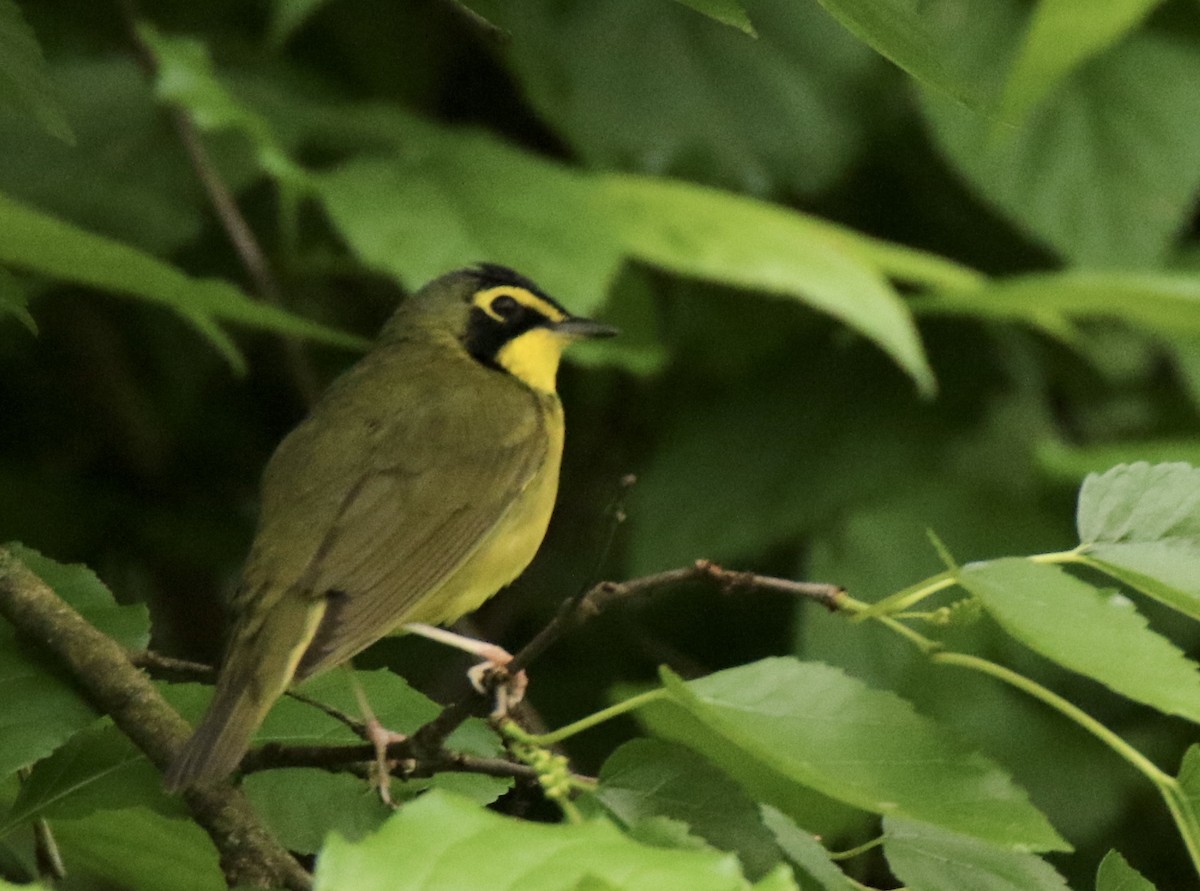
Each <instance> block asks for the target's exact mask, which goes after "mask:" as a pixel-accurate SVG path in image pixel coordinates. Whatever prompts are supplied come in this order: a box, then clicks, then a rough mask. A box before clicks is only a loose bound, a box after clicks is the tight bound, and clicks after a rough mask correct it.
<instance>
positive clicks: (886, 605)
mask: <svg viewBox="0 0 1200 891" xmlns="http://www.w3.org/2000/svg"><path fill="white" fill-rule="evenodd" d="M955 582H956V578H955V572H954V571H952V570H949V569H947V570H945V571H944V572H939V573H938V574H937V575H932V576H930V577H929V578H927V579H925V580H923V581H920V582H917V583H916V584H915V585H910V586H909V587H907V588H905V589H904V590H902V591H897V592H896V593H895V594H892V595H890V596H888V597H885V598H883V600H880V601H878V602H876V603H873V604H871V605H870V606H868V607H866V608H865V609H863V610H862V611H861V612H858V613H857V614H856V615H855V616H854V618H853V620H852V621H859V622H860V621H863V620H864V619H875V618H878V617H879V616H882V615H887V614H891V613H899V612H904V611H905V610H908V609H911V608H912V607H913V606H915V605H916V604H918V603H920V602H921V601H922V600H924V599H925V598H926V597H930V596H932V595H934V594H936V593H937V592H938V591H943V590H945V589H946V588H949V587H952V586H953V585H954V584H955Z"/></svg>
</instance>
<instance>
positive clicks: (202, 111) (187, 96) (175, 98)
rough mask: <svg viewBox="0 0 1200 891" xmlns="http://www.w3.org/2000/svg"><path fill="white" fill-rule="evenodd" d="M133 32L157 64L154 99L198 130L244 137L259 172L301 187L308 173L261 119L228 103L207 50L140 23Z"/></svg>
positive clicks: (235, 102)
mask: <svg viewBox="0 0 1200 891" xmlns="http://www.w3.org/2000/svg"><path fill="white" fill-rule="evenodd" d="M138 33H139V34H140V35H141V37H142V39H143V40H145V42H146V44H147V45H148V46H149V47H150V49H151V50H152V51H153V53H154V58H155V60H156V61H157V63H158V70H157V76H156V82H155V89H156V91H157V93H158V96H159V98H160V99H162V100H163V101H165V102H169V103H171V104H173V105H178V106H180V107H182V108H185V109H187V111H188V113H189V116H190V117H191V119H192V121H193V122H194V123H195V124H196V126H197V127H199V128H200V129H201V130H210V131H221V130H235V131H237V132H240V133H242V134H244V135H245V136H246V137H247V138H248V139H249V140H250V143H251V145H253V146H254V149H255V154H256V155H257V157H258V160H259V163H260V164H261V165H262V168H263V170H264V171H265V172H266V173H268V174H270V175H271V176H273V177H275V178H276V179H279V180H283V181H285V182H291V183H294V184H296V185H304V184H305V183H307V180H308V174H307V173H306V172H305V171H304V170H303V169H302V168H301V167H299V166H297V165H296V164H295V163H294V162H293V161H292V160H291V158H289V157H288V154H287V152H286V151H284V149H283V147H282V145H280V143H279V141H278V140H277V139H276V138H275V134H274V133H273V132H272V130H271V127H270V126H269V125H268V124H267V121H266V119H265V118H263V117H262V116H261V115H259V114H257V113H256V112H254V111H252V110H250V109H249V108H247V107H246V106H245V105H243V104H242V103H241V102H239V101H238V100H237V99H235V98H234V96H233V94H231V93H230V92H229V91H228V90H227V89H226V88H225V86H224V85H223V84H222V83H221V82H220V81H219V80H218V79H217V76H216V72H215V71H214V70H213V64H212V59H211V58H210V57H209V54H208V48H207V47H206V46H205V45H204V44H203V43H202V42H201V41H199V40H196V39H194V38H191V37H174V36H170V35H166V34H161V33H159V32H158V31H157V30H156V29H154V28H153V27H152V26H150V25H148V24H145V23H143V24H141V25H139V27H138Z"/></svg>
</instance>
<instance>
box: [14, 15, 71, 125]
mask: <svg viewBox="0 0 1200 891" xmlns="http://www.w3.org/2000/svg"><path fill="white" fill-rule="evenodd" d="M0 106H8V107H10V108H15V109H17V110H19V111H21V112H22V113H24V114H28V115H31V116H32V117H34V118H36V119H37V122H38V123H39V124H41V125H42V127H44V128H45V129H46V131H47V132H49V133H52V134H53V135H54V136H56V137H58V138H59V139H61V140H62V141H63V142H67V143H72V142H74V141H75V137H74V134H72V133H71V125H70V123H68V122H67V117H66V115H65V114H64V113H63V110H62V106H61V105H60V104H59V101H58V98H57V97H56V96H55V95H54V87H53V85H52V84H51V82H50V78H49V76H48V75H47V73H46V63H45V60H44V59H43V58H42V50H41V47H39V46H38V43H37V38H35V37H34V35H33V31H32V30H31V29H30V27H29V25H27V24H26V23H25V19H24V17H23V16H22V15H21V9H20V7H19V6H17V4H16V3H15V2H13V0H0Z"/></svg>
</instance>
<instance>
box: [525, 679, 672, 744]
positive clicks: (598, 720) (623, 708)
mask: <svg viewBox="0 0 1200 891" xmlns="http://www.w3.org/2000/svg"><path fill="white" fill-rule="evenodd" d="M668 695H669V694H668V693H667V691H666V689H664V688H663V687H656V688H655V689H653V690H647V691H646V692H645V693H640V694H638V695H637V696H632V697H630V698H629V699H626V700H625V701H624V702H618V703H617V704H616V705H610V706H609V707H608V708H605V709H601V710H600V711H598V712H594V713H592V714H590V715H588V716H587V717H586V718H580V719H579V720H578V721H575V722H574V723H572V724H567V725H566V726H565V727H559V728H558V729H557V730H555V731H552V732H551V733H542V734H532V733H526V732H525V731H524V730H522V729H521V728H520V727H518V726H517V725H516V724H513V723H509V724H506V725H505V727H504V733H505V734H506V735H507V736H510V737H512V738H513V739H516V740H518V741H520V742H523V743H528V744H529V745H531V746H542V747H547V746H553V745H557V744H558V743H560V742H562V741H563V740H564V739H570V738H571V737H572V736H574V735H575V734H577V733H582V732H583V731H585V730H590V729H592V728H593V727H595V726H596V725H597V724H603V723H604V722H605V721H609V720H612V719H613V718H617V717H620V716H621V715H624V714H628V713H629V712H632V711H636V710H637V709H639V708H641V707H642V706H643V705H649V704H650V703H651V702H655V701H657V700H659V699H666V698H667V697H668Z"/></svg>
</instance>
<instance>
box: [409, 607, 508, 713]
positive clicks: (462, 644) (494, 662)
mask: <svg viewBox="0 0 1200 891" xmlns="http://www.w3.org/2000/svg"><path fill="white" fill-rule="evenodd" d="M404 630H405V631H411V632H412V633H413V634H419V635H421V636H422V637H427V638H429V639H430V640H436V641H437V642H438V643H442V644H446V645H447V646H451V647H455V648H456V649H459V650H465V651H466V652H468V653H470V654H471V655H472V656H475V657H476V658H478V659H479V660H481V661H480V663H479V664H478V665H476V666H474V667H472V668H471V669H470V670H469V671H468V672H467V679H468V680H470V682H471V686H472V687H474V688H475V689H476V690H478V691H479V692H480V693H487V692H488V688H489V684H488V676H489V675H492V674H499V675H500V676H501V678H502V681H501V682H500V683H498V684H495V685H494V687H492V689H493V691H494V693H495V696H496V707H495V708H494V709H493V710H492V717H493V718H503V717H505V716H506V715H507V714H508V712H509V709H511V708H512V707H513V706H515V705H516V704H517V703H519V702H520V701H521V700H522V699H524V698H525V689H526V688H527V687H528V686H529V678H528V676H527V675H526V674H525V671H524V670H523V669H522V670H521V671H518V672H517V673H516V674H514V675H511V676H509V675H508V663H510V662H512V658H513V657H512V653H510V652H509V651H508V650H506V649H504V647H501V646H497V645H496V644H493V643H488V642H487V641H485V640H476V639H475V638H473V637H466V636H465V635H462V634H455V633H454V632H453V631H447V630H446V629H445V628H436V627H434V626H433V625H425V624H423V623H421V622H413V623H412V624H409V625H405V626H404Z"/></svg>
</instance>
